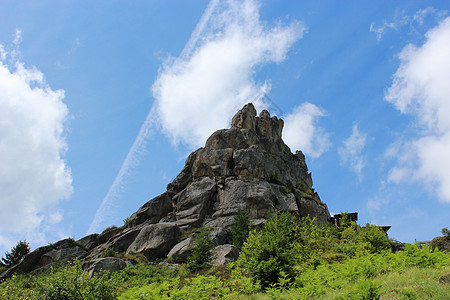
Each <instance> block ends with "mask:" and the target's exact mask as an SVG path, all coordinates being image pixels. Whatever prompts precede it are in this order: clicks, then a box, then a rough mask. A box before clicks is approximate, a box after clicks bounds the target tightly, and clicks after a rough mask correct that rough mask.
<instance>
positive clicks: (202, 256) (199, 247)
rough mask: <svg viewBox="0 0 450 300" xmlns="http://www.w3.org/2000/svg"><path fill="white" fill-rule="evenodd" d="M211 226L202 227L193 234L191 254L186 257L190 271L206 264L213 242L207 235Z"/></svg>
mask: <svg viewBox="0 0 450 300" xmlns="http://www.w3.org/2000/svg"><path fill="white" fill-rule="evenodd" d="M211 229H212V228H202V229H201V231H200V232H199V233H198V234H197V235H196V236H195V238H194V243H195V247H194V249H193V250H192V254H191V255H190V256H189V257H188V258H187V266H188V269H189V270H190V271H191V272H196V271H198V270H201V269H203V268H205V267H207V266H208V264H207V263H208V261H209V259H210V258H211V255H212V253H211V249H212V248H214V243H213V241H212V240H211V238H210V237H209V233H210V232H211Z"/></svg>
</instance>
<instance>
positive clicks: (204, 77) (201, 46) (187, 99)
mask: <svg viewBox="0 0 450 300" xmlns="http://www.w3.org/2000/svg"><path fill="white" fill-rule="evenodd" d="M304 30H305V27H304V26H302V25H301V24H300V23H298V22H293V23H291V24H289V25H287V26H282V25H276V26H273V27H268V26H266V25H265V24H264V23H263V22H262V21H261V20H260V19H259V6H258V4H257V3H255V2H254V1H244V2H237V1H226V2H225V1H224V2H218V1H213V2H211V4H210V5H209V7H208V9H207V11H206V12H205V14H204V16H203V17H202V19H201V21H200V22H199V24H198V26H197V28H196V30H194V32H193V34H192V36H191V39H190V41H189V42H188V43H187V45H186V47H185V49H184V50H183V52H182V55H180V57H179V58H177V59H175V60H172V61H171V62H167V63H166V64H165V66H164V67H163V68H162V69H161V70H160V72H159V76H158V79H157V80H156V82H155V83H154V84H153V87H152V91H153V95H154V97H155V99H156V101H155V105H154V107H153V111H154V112H155V113H156V115H157V116H158V118H159V121H160V123H161V126H162V130H163V132H164V133H166V134H167V135H168V136H169V137H170V138H171V140H172V141H173V142H174V143H178V142H183V143H185V144H188V145H190V146H200V145H203V144H204V142H205V141H206V139H207V137H208V136H209V135H210V134H211V133H212V132H213V131H214V130H216V129H219V128H224V127H227V126H228V125H229V121H230V119H231V117H232V116H233V114H234V113H235V112H236V111H238V110H239V109H240V108H241V107H242V106H243V105H244V104H245V103H247V102H249V101H251V100H252V99H253V98H254V97H255V96H256V94H257V93H258V92H259V91H260V90H261V89H262V88H264V87H265V84H264V83H262V84H261V83H256V82H255V81H254V80H253V78H252V76H253V74H254V69H255V67H256V66H258V65H261V64H264V63H270V62H276V63H279V62H281V61H283V60H284V59H285V58H286V55H287V52H288V50H289V48H290V47H291V46H292V45H293V43H294V42H295V41H296V40H297V39H299V38H300V37H301V36H302V34H303V32H304Z"/></svg>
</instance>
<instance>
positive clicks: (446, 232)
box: [441, 227, 450, 237]
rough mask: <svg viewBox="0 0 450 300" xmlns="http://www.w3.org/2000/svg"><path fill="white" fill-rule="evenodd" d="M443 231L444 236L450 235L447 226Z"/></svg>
mask: <svg viewBox="0 0 450 300" xmlns="http://www.w3.org/2000/svg"><path fill="white" fill-rule="evenodd" d="M441 232H442V236H445V237H450V230H448V228H447V227H444V228H442V230H441Z"/></svg>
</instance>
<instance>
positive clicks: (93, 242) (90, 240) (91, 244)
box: [78, 233, 99, 250]
mask: <svg viewBox="0 0 450 300" xmlns="http://www.w3.org/2000/svg"><path fill="white" fill-rule="evenodd" d="M98 236H99V234H98V233H94V234H90V235H88V236H85V237H84V238H82V239H79V240H78V242H79V243H80V244H81V245H83V247H84V248H85V249H86V250H92V249H93V248H95V247H97V246H98V245H99V240H98Z"/></svg>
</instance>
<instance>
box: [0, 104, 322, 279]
mask: <svg viewBox="0 0 450 300" xmlns="http://www.w3.org/2000/svg"><path fill="white" fill-rule="evenodd" d="M283 124H284V123H283V120H281V119H278V118H277V117H275V116H274V117H270V114H269V112H268V111H266V110H263V111H262V112H261V113H260V114H259V116H257V113H256V110H255V108H254V106H253V105H252V104H251V103H249V104H247V105H245V106H244V107H243V108H242V109H241V110H240V111H239V112H238V113H237V114H236V115H235V116H234V117H233V119H232V122H231V128H230V129H222V130H218V131H216V132H214V133H213V134H212V135H211V137H209V138H208V140H207V141H206V144H205V147H203V148H200V149H198V150H196V151H195V152H193V153H191V154H190V155H189V157H188V158H187V159H186V164H185V166H184V168H183V170H182V171H181V172H180V174H179V175H178V176H177V177H176V178H175V179H174V180H173V181H172V182H171V183H169V184H168V186H167V191H166V192H164V193H163V194H161V195H159V196H157V197H156V198H154V199H152V200H150V201H148V202H147V203H146V204H144V205H143V206H142V207H141V208H139V210H138V211H137V212H135V213H134V214H132V215H131V216H130V218H129V221H128V224H127V226H123V227H120V228H111V229H109V230H105V231H104V232H103V233H102V234H94V235H90V236H87V237H84V238H82V239H80V240H79V241H77V242H76V244H73V243H62V242H58V243H56V245H58V246H61V247H59V248H61V249H59V248H54V249H53V248H51V247H50V248H49V247H48V246H46V247H41V248H38V249H36V250H35V251H33V252H32V253H30V254H29V255H28V256H27V257H25V259H24V260H23V261H22V263H20V264H19V265H17V266H16V267H14V268H11V269H10V270H8V271H6V272H5V273H4V274H2V277H8V276H11V275H12V274H13V273H14V272H17V273H28V272H31V271H33V270H35V269H37V268H40V267H44V266H46V265H48V264H50V263H52V262H54V261H56V260H58V258H59V259H66V258H68V257H78V258H79V259H80V260H85V261H90V260H95V259H98V258H100V257H103V256H104V255H103V254H104V253H105V251H107V250H108V249H110V250H109V251H111V249H112V250H114V251H116V252H119V253H120V252H125V253H133V252H140V253H142V254H144V255H145V256H146V257H147V259H148V260H150V261H154V260H156V259H164V258H166V257H169V258H171V259H172V260H173V261H176V262H183V261H186V258H187V257H188V255H189V254H190V250H191V249H192V247H193V245H194V243H193V239H192V237H191V236H190V235H189V232H192V231H193V229H195V228H198V227H200V226H205V227H212V231H211V234H210V237H211V239H212V240H213V241H214V243H215V244H216V246H217V249H215V252H214V253H216V257H215V259H214V262H212V263H214V264H218V263H220V262H221V261H222V262H224V263H225V262H228V261H230V260H231V259H230V257H231V258H235V257H236V251H237V249H233V247H232V246H231V245H230V246H223V245H226V244H227V243H228V241H229V240H230V234H229V230H230V226H231V225H232V224H233V223H234V219H235V216H236V214H237V213H238V212H239V211H240V210H247V211H248V215H249V218H250V222H251V224H253V225H256V226H257V225H259V224H262V223H264V222H265V220H266V218H267V217H268V216H270V214H271V213H273V212H274V211H275V210H277V209H279V210H285V211H289V212H291V213H293V214H294V215H296V216H298V217H299V218H300V219H301V218H304V217H306V216H308V215H309V216H311V217H315V218H316V222H318V223H325V222H327V220H328V219H329V217H330V214H329V212H328V209H327V206H326V205H325V204H324V203H322V202H321V201H320V198H319V196H318V194H317V193H316V192H315V191H314V189H313V188H312V186H313V182H312V179H311V174H310V173H308V168H307V166H306V163H305V156H304V155H303V153H302V152H301V151H297V152H296V153H295V154H292V153H291V150H290V149H289V147H288V146H286V145H285V144H284V142H283V140H282V138H281V137H282V130H283ZM183 232H184V234H183ZM181 236H186V238H184V239H181ZM65 244H67V245H66V246H67V247H65V248H64V247H62V246H63V245H65ZM63 248H64V249H63ZM55 251H56V252H55ZM58 251H59V252H58ZM106 253H107V252H106ZM218 253H219V254H218ZM220 253H223V254H220ZM31 258H32V259H31ZM113 262H114V266H125V265H126V264H125V263H120V262H118V261H117V260H114V261H113ZM108 263H109V261H108ZM111 264H112V263H111ZM86 265H89V268H90V271H91V272H97V269H95V268H94V269H95V271H92V270H94V269H93V267H92V266H93V264H86ZM25 266H26V267H25Z"/></svg>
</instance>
